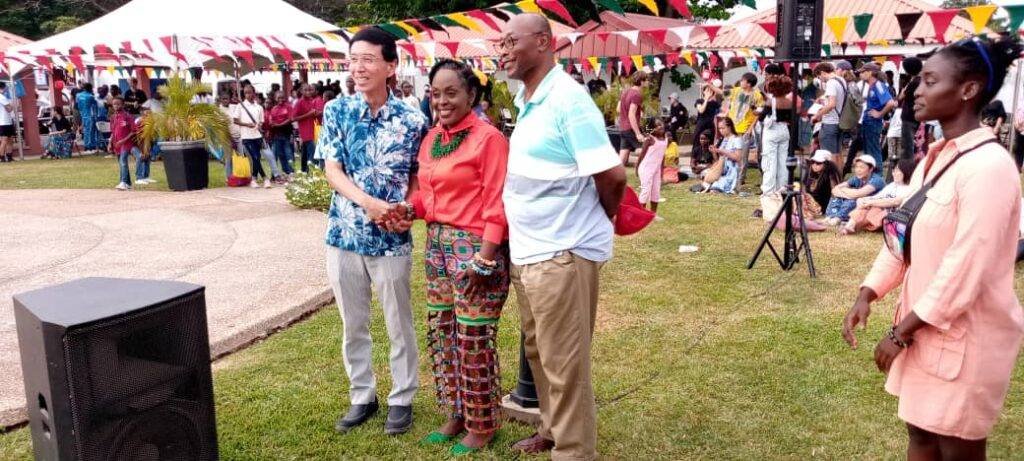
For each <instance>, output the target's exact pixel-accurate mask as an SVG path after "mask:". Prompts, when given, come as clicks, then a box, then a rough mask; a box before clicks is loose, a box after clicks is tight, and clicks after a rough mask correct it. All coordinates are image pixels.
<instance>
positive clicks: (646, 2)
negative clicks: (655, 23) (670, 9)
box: [636, 0, 660, 16]
mask: <svg viewBox="0 0 1024 461" xmlns="http://www.w3.org/2000/svg"><path fill="white" fill-rule="evenodd" d="M636 2H637V3H639V4H641V5H643V6H646V7H647V9H648V10H651V13H654V15H655V16H660V14H659V13H658V3H657V2H655V1H654V0H636Z"/></svg>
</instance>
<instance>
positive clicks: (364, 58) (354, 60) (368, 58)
mask: <svg viewBox="0 0 1024 461" xmlns="http://www.w3.org/2000/svg"><path fill="white" fill-rule="evenodd" d="M381 61H383V59H381V58H379V57H377V56H374V55H372V54H358V55H357V54H354V55H352V56H350V57H349V63H351V64H352V65H356V64H361V65H364V66H372V65H375V64H377V63H379V62H381Z"/></svg>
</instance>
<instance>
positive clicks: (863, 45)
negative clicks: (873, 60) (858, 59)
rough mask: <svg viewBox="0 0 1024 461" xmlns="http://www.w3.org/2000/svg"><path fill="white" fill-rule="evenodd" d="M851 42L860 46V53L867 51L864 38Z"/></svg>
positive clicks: (866, 43)
mask: <svg viewBox="0 0 1024 461" xmlns="http://www.w3.org/2000/svg"><path fill="white" fill-rule="evenodd" d="M853 44H854V45H857V48H860V52H861V53H867V52H868V42H865V41H864V40H860V41H856V42H853Z"/></svg>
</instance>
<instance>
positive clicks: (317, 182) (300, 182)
mask: <svg viewBox="0 0 1024 461" xmlns="http://www.w3.org/2000/svg"><path fill="white" fill-rule="evenodd" d="M333 195H334V189H331V185H330V184H328V183H327V176H326V175H325V174H324V171H323V170H321V169H319V168H310V170H309V173H296V174H295V177H294V178H293V179H292V182H291V183H289V184H288V189H286V190H285V193H284V196H285V198H286V199H288V203H290V204H292V206H294V207H296V208H301V209H303V210H320V211H322V212H325V213H326V212H327V209H328V208H330V207H331V197H332V196H333Z"/></svg>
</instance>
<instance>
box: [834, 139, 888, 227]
mask: <svg viewBox="0 0 1024 461" xmlns="http://www.w3.org/2000/svg"><path fill="white" fill-rule="evenodd" d="M877 169H878V165H877V164H876V163H875V158H874V157H872V156H870V155H867V154H865V155H861V156H860V157H857V160H855V161H854V165H853V177H852V178H850V179H848V180H846V182H843V183H840V184H839V185H838V186H836V187H835V188H833V189H832V200H830V201H829V202H828V208H826V209H825V224H827V225H830V226H838V225H839V224H840V223H844V222H846V221H849V220H850V212H851V211H853V210H854V208H857V199H859V198H862V197H871V196H872V195H875V194H876V193H877V192H878V191H880V190H882V188H884V187H885V181H883V180H882V177H881V176H879V175H878V174H876V173H875V172H876V170H877Z"/></svg>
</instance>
